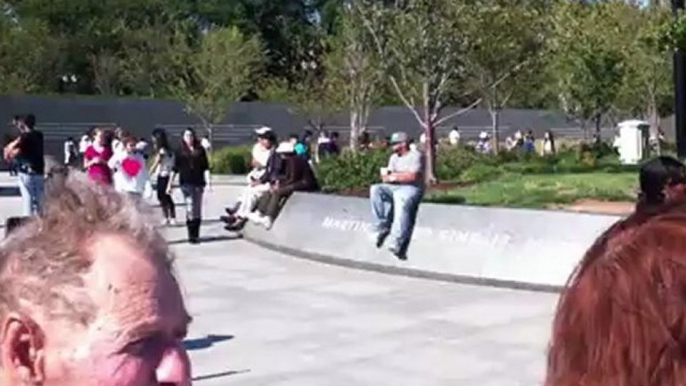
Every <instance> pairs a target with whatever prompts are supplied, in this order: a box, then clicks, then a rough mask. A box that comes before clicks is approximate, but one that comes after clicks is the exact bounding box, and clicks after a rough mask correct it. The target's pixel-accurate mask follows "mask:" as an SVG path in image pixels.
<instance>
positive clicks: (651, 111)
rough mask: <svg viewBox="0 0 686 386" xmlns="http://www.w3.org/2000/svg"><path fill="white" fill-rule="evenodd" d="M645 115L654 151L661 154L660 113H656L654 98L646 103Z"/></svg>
mask: <svg viewBox="0 0 686 386" xmlns="http://www.w3.org/2000/svg"><path fill="white" fill-rule="evenodd" d="M653 99H654V98H653ZM647 115H648V122H649V123H650V135H651V136H653V137H654V138H655V152H656V153H657V155H658V156H661V155H662V141H661V140H660V115H659V114H658V113H657V102H655V101H654V100H653V101H651V103H650V104H649V105H648V114H647Z"/></svg>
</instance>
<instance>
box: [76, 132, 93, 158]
mask: <svg viewBox="0 0 686 386" xmlns="http://www.w3.org/2000/svg"><path fill="white" fill-rule="evenodd" d="M92 143H93V141H91V139H90V138H89V137H88V136H87V135H84V136H83V137H81V141H79V153H81V154H86V150H88V148H89V147H90V145H91V144H92Z"/></svg>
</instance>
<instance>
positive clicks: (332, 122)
mask: <svg viewBox="0 0 686 386" xmlns="http://www.w3.org/2000/svg"><path fill="white" fill-rule="evenodd" d="M452 111H454V110H452V109H446V110H445V111H444V114H450V113H451V112H452ZM28 112H31V113H33V114H35V115H36V117H37V120H38V127H39V129H40V130H42V131H43V132H44V133H45V136H46V146H47V150H46V151H47V152H49V153H50V154H53V155H56V156H59V157H60V158H61V152H62V150H61V149H62V145H61V144H62V142H63V141H64V140H65V139H66V138H67V137H70V136H71V137H74V139H77V140H78V138H79V137H80V136H81V135H82V134H83V133H84V132H85V131H86V130H87V129H88V128H90V127H92V126H121V127H123V128H125V129H128V130H129V131H130V132H132V133H133V134H134V135H136V136H139V137H140V136H144V137H148V136H149V134H150V132H151V131H152V129H153V128H155V127H165V128H167V129H168V130H169V131H170V132H171V134H172V136H177V135H178V134H179V133H180V132H181V131H182V130H183V128H185V127H187V126H190V125H199V121H198V120H197V119H196V118H194V117H193V116H190V115H188V114H186V112H185V111H184V107H183V104H182V103H180V102H177V101H169V100H135V99H99V98H97V99H96V98H88V97H78V96H59V97H44V96H15V95H4V96H0V123H1V124H2V130H3V131H2V134H3V135H7V134H10V133H11V128H10V125H9V123H10V122H11V119H12V117H13V116H14V115H16V114H23V113H28ZM262 125H267V126H270V127H272V128H273V129H274V130H276V132H277V133H278V134H279V135H280V136H282V137H285V136H287V135H288V134H291V133H301V132H302V131H303V129H304V128H306V126H307V122H306V120H305V119H304V118H303V117H301V116H298V115H297V114H296V113H295V112H294V111H293V109H291V108H289V106H287V105H283V104H278V103H265V102H251V103H236V104H234V105H233V106H232V108H231V109H230V111H229V114H228V115H227V117H226V119H224V122H223V123H222V125H220V126H219V127H217V128H216V129H215V130H214V135H213V142H214V145H215V147H222V146H226V145H237V144H244V143H248V142H250V141H251V140H252V130H253V129H254V128H256V127H259V126H262ZM454 125H457V126H459V127H460V131H461V132H462V136H463V138H475V137H476V136H478V134H479V133H480V132H481V131H489V132H490V126H491V118H490V115H489V113H488V111H487V110H484V109H474V110H471V111H469V112H468V113H466V114H463V115H460V116H459V117H456V118H454V119H452V120H450V121H448V122H446V123H445V124H444V125H443V126H442V127H440V128H439V134H440V135H445V134H446V133H447V132H448V131H449V130H450V128H451V127H452V126H454ZM606 126H607V127H610V128H611V127H612V124H608V125H606ZM368 127H369V128H370V130H371V131H372V132H374V133H376V134H377V135H384V134H388V133H390V132H393V131H397V130H402V131H407V132H408V133H411V134H412V135H413V136H415V137H418V136H419V133H420V132H421V128H420V126H419V125H418V123H417V121H416V119H415V118H414V116H413V114H412V113H411V112H410V111H409V110H408V109H406V108H404V107H382V108H378V109H376V110H375V111H374V112H373V113H372V114H371V116H370V119H369V124H368ZM500 127H501V133H502V138H503V139H504V138H505V137H506V136H508V135H512V134H513V133H514V132H515V131H517V130H528V129H531V130H534V132H535V133H536V136H537V137H540V136H542V135H543V132H545V131H546V130H552V131H553V132H555V133H556V134H557V135H558V136H563V137H576V138H580V137H583V131H582V130H581V129H580V128H579V124H578V123H576V122H573V121H571V120H569V119H567V118H566V117H565V116H564V115H563V114H562V113H559V112H555V111H544V110H516V109H506V110H503V111H502V113H501V116H500ZM325 129H327V130H330V131H339V132H340V133H341V135H342V137H344V138H345V137H347V133H348V132H349V117H348V115H347V114H338V115H336V116H332V117H329V118H328V119H326V127H325ZM611 133H612V130H611V129H606V130H604V136H610V135H611Z"/></svg>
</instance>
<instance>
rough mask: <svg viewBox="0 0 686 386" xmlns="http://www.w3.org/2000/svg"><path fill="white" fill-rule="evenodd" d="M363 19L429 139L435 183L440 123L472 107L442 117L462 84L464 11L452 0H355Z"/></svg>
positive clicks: (427, 175)
mask: <svg viewBox="0 0 686 386" xmlns="http://www.w3.org/2000/svg"><path fill="white" fill-rule="evenodd" d="M354 6H356V7H357V9H358V12H359V15H361V18H362V21H361V22H362V23H364V25H365V26H366V27H367V28H368V30H369V31H370V33H371V34H372V37H373V38H374V41H375V45H376V48H377V53H378V54H379V56H380V58H381V63H382V64H383V66H384V67H383V69H384V71H385V72H386V73H387V74H388V78H389V80H390V82H391V84H392V85H393V88H394V89H395V91H396V92H397V94H398V96H399V97H400V99H402V101H403V103H404V105H405V106H406V107H407V108H408V109H410V111H412V113H413V114H414V116H415V118H416V119H417V122H418V123H419V124H420V126H421V127H422V128H423V129H424V132H425V133H426V138H427V149H426V153H427V154H426V170H425V178H426V180H427V182H428V183H435V182H436V174H435V163H436V146H435V144H436V127H437V126H439V125H440V124H441V123H443V122H446V121H447V120H449V119H450V118H453V117H455V116H457V115H459V114H461V113H463V112H465V111H467V110H469V109H471V108H472V107H474V106H476V105H477V104H478V103H479V102H480V100H477V101H475V102H474V103H472V104H471V105H470V106H469V107H467V108H466V109H463V110H460V111H458V112H456V113H454V114H451V115H448V116H443V117H441V112H442V110H443V108H444V107H445V102H446V96H447V91H448V90H450V89H451V88H452V87H453V86H454V84H455V83H456V82H457V80H458V78H459V76H460V72H461V70H462V63H461V61H460V57H461V55H462V54H463V53H464V50H465V47H466V44H467V41H466V36H465V35H464V31H465V28H466V27H465V25H464V17H463V15H462V12H463V11H464V9H465V7H466V6H467V5H466V4H464V3H461V2H455V1H452V0H406V1H398V2H396V4H395V5H392V6H387V5H379V4H378V2H377V1H373V0H356V1H354Z"/></svg>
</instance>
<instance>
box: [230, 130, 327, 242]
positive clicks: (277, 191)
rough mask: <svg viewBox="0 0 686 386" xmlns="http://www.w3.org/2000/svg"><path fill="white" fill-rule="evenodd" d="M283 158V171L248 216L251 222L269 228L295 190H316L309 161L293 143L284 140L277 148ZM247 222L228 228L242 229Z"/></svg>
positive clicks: (317, 186)
mask: <svg viewBox="0 0 686 386" xmlns="http://www.w3.org/2000/svg"><path fill="white" fill-rule="evenodd" d="M276 152H277V154H278V155H279V156H281V158H282V161H281V162H282V172H281V173H280V176H279V178H278V179H277V180H276V181H274V182H273V183H272V184H271V188H270V190H269V193H267V194H266V195H264V196H262V197H261V198H260V200H259V202H258V204H257V210H255V211H254V212H252V213H250V214H249V215H248V216H247V218H248V220H250V221H251V222H253V223H255V224H258V225H262V226H264V227H265V228H267V229H270V228H271V227H272V224H273V222H274V219H276V216H277V215H278V213H279V209H280V208H281V207H282V206H283V204H284V202H285V201H286V200H287V199H288V197H290V196H291V194H293V193H294V192H315V191H318V190H319V184H318V183H317V179H316V177H315V175H314V172H313V171H312V167H311V166H310V164H309V162H308V161H307V160H306V159H305V158H303V157H300V156H298V155H297V154H296V152H295V147H294V146H293V144H292V143H289V142H284V143H282V144H281V145H279V147H278V149H277V150H276ZM243 226H245V223H239V224H236V226H233V227H231V229H229V227H227V229H228V230H232V231H240V230H241V229H242V228H243Z"/></svg>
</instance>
